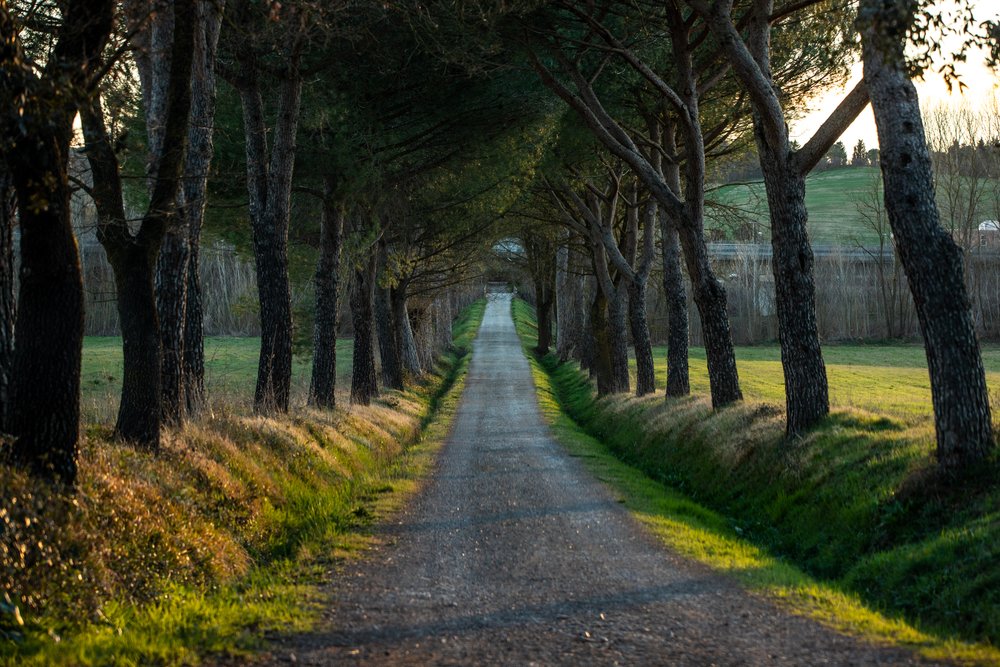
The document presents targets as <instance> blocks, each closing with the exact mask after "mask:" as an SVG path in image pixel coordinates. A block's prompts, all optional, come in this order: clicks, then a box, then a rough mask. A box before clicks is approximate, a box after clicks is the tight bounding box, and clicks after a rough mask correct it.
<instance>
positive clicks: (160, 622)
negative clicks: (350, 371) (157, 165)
mask: <svg viewBox="0 0 1000 667" xmlns="http://www.w3.org/2000/svg"><path fill="white" fill-rule="evenodd" d="M484 307H485V304H484V302H478V303H476V304H475V305H474V306H472V307H471V308H470V309H469V310H467V311H466V312H465V313H463V315H462V317H461V318H460V320H459V321H458V322H456V324H455V327H454V330H453V333H454V335H455V338H454V342H453V346H452V348H451V349H450V350H448V351H447V353H446V354H444V355H443V356H442V358H441V360H440V362H439V364H438V367H437V368H436V370H435V371H434V372H433V373H430V374H427V375H425V376H424V377H422V378H419V379H418V380H417V381H416V382H415V383H414V384H413V385H412V386H411V387H409V388H408V389H407V390H406V391H405V392H387V393H385V394H384V395H383V396H382V397H381V399H380V400H379V401H377V402H376V404H374V405H372V406H370V407H351V408H347V409H344V408H339V409H337V410H336V411H325V412H320V411H315V410H310V409H305V408H303V409H297V410H293V412H292V413H291V414H290V415H288V416H287V417H270V418H266V417H255V416H248V415H246V414H239V413H238V412H236V411H232V410H227V411H225V412H224V413H223V414H219V415H214V416H211V415H210V416H206V417H205V418H203V419H200V420H198V421H196V422H194V423H191V424H189V425H187V426H186V427H185V428H184V429H183V430H180V431H176V432H171V433H169V434H168V437H166V438H165V442H164V447H163V452H162V453H161V454H160V455H159V456H156V457H153V456H149V455H148V454H144V453H141V452H137V451H135V450H133V449H131V448H129V447H126V446H123V445H120V444H118V443H115V442H112V441H109V440H107V439H106V432H107V429H106V428H103V427H102V428H96V429H94V428H92V429H90V430H91V434H90V435H89V436H88V437H87V438H86V439H85V441H84V442H83V443H82V451H81V455H80V479H79V489H78V491H77V493H76V494H74V495H72V496H66V495H62V494H59V493H55V492H53V491H52V490H51V489H49V488H48V487H46V486H45V485H44V484H41V483H39V482H37V481H35V480H32V479H31V478H29V477H27V476H25V475H23V474H20V473H17V472H16V471H15V472H14V473H12V474H8V475H6V476H5V477H4V478H2V479H0V589H2V590H3V591H4V592H5V593H7V594H8V595H10V596H11V599H10V601H9V602H7V601H5V600H4V599H3V598H2V597H0V665H12V666H13V665H60V664H65V665H106V664H116V665H150V664H154V665H160V664H162V665H179V664H197V663H198V662H200V661H201V660H202V659H203V658H205V657H210V656H217V655H220V654H221V655H233V656H247V655H249V654H250V653H252V652H253V651H255V650H257V649H259V648H260V647H261V646H263V645H264V644H265V643H266V640H267V638H269V637H272V636H274V635H277V634H288V633H294V632H301V631H305V630H308V629H310V628H313V627H315V625H316V624H317V623H318V622H319V620H320V612H321V610H322V602H323V593H322V591H323V590H324V589H323V588H322V587H321V585H322V584H323V583H325V582H328V581H329V580H330V576H331V574H332V573H333V571H335V569H336V568H337V567H338V564H339V563H341V562H342V561H343V559H345V558H350V557H353V556H354V555H356V554H357V553H359V552H360V551H361V550H363V549H365V548H366V547H367V546H369V545H370V544H371V543H372V541H373V539H374V538H373V537H372V533H371V529H370V527H371V525H372V524H373V523H374V522H375V521H379V520H382V519H384V517H385V516H386V514H387V513H389V512H392V511H394V510H396V509H398V508H399V507H400V506H401V504H402V503H403V502H404V501H405V500H406V499H407V498H408V497H410V495H411V494H412V493H413V492H414V491H415V490H416V489H417V488H419V486H420V484H421V483H422V480H423V479H425V478H426V475H427V473H428V472H429V470H430V469H431V466H432V465H433V460H434V456H435V453H436V451H437V449H438V447H439V446H440V444H441V443H442V442H443V440H444V437H445V435H446V433H447V428H448V424H449V423H450V419H451V416H452V415H453V414H454V411H455V408H456V405H457V402H458V399H459V396H460V394H461V388H462V384H463V382H464V376H465V370H466V368H467V364H468V358H469V355H468V351H469V346H470V342H471V340H472V338H473V337H474V335H475V332H476V330H477V329H478V325H479V322H480V321H481V318H482V314H483V312H484ZM111 346H113V345H111V344H109V345H108V346H107V347H111ZM254 347H255V346H254V345H253V343H252V342H248V341H231V342H230V341H226V342H225V343H223V344H222V345H220V346H218V348H217V349H220V350H223V351H224V353H220V354H218V355H217V356H216V358H215V363H217V364H219V363H223V362H224V360H226V359H227V357H228V364H229V366H228V367H229V368H230V369H232V370H234V372H235V373H241V374H242V375H243V376H244V377H243V382H246V379H247V378H250V379H251V382H250V388H252V372H250V373H248V369H249V368H250V367H251V366H252V363H251V362H250V361H249V359H251V358H253V357H254V356H255V354H256V350H255V349H254ZM95 351H96V352H97V354H91V356H90V359H89V363H92V364H97V363H98V361H99V359H100V354H101V353H104V354H106V355H107V356H108V357H111V356H113V352H112V351H110V350H101V349H100V345H98V346H96V350H95V346H91V347H90V352H91V353H94V352H95ZM248 351H251V352H252V354H248ZM228 377H232V375H230V376H228ZM243 382H236V383H235V384H234V386H235V387H241V388H243V390H244V391H248V390H247V388H246V387H245V386H244V385H243ZM15 606H16V608H17V611H16V613H15V611H14V608H15Z"/></svg>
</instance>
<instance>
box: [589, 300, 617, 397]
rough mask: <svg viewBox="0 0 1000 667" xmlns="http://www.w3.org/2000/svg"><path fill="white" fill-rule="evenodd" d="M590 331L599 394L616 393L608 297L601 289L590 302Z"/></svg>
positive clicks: (592, 364) (593, 364)
mask: <svg viewBox="0 0 1000 667" xmlns="http://www.w3.org/2000/svg"><path fill="white" fill-rule="evenodd" d="M590 332H591V337H592V339H593V342H594V343H593V344H594V352H593V360H592V362H591V369H592V372H591V376H596V377H597V394H598V396H607V395H608V394H611V393H614V378H613V377H612V367H611V341H610V340H609V338H608V299H607V297H606V296H604V293H603V292H602V291H601V290H600V289H596V290H594V300H593V301H592V302H591V304H590Z"/></svg>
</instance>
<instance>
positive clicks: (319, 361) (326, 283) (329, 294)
mask: <svg viewBox="0 0 1000 667" xmlns="http://www.w3.org/2000/svg"><path fill="white" fill-rule="evenodd" d="M323 188H324V192H323V213H322V218H321V221H320V242H319V261H318V262H317V264H316V277H315V284H316V321H315V328H314V329H313V365H312V379H311V380H310V382H309V404H310V405H315V406H316V407H319V408H332V407H334V406H335V405H336V401H337V398H336V388H337V316H338V312H339V304H338V302H337V283H338V277H339V272H340V248H341V240H342V237H343V233H344V216H345V211H344V207H343V206H338V205H336V204H335V203H334V202H333V195H334V192H333V190H334V182H333V178H332V177H329V176H327V177H326V178H325V179H324V183H323Z"/></svg>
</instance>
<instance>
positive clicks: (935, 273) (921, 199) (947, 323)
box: [858, 0, 995, 473]
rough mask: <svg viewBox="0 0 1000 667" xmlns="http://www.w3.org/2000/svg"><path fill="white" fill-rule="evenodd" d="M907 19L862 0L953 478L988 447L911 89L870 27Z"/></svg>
mask: <svg viewBox="0 0 1000 667" xmlns="http://www.w3.org/2000/svg"><path fill="white" fill-rule="evenodd" d="M911 18H912V17H911V16H910V15H909V14H908V13H907V10H906V8H905V7H904V5H903V4H901V3H894V4H886V3H882V2H874V1H873V0H862V2H861V9H860V12H859V18H858V23H859V28H860V30H861V34H862V54H863V60H864V71H865V81H866V82H867V84H868V88H869V91H870V94H871V101H872V109H873V110H874V112H875V125H876V128H877V129H878V138H879V148H880V150H881V154H880V161H881V167H882V175H883V178H884V183H885V206H886V211H887V213H888V216H889V223H890V225H891V226H892V232H893V236H894V238H895V242H896V248H897V250H898V252H899V257H900V261H901V262H902V264H903V268H904V269H905V271H906V277H907V280H908V281H909V284H910V291H911V292H912V293H913V301H914V304H915V306H916V310H917V318H918V320H919V322H920V331H921V333H922V334H923V337H924V349H925V351H926V354H927V368H928V371H929V372H930V380H931V398H932V402H933V405H934V426H935V431H936V435H937V458H938V464H939V465H940V466H941V468H942V469H943V470H944V471H946V472H948V473H956V472H958V471H960V470H961V469H962V468H965V467H967V466H975V465H977V464H980V463H981V462H982V461H984V460H985V459H987V458H988V457H989V456H990V454H991V453H992V451H993V450H994V448H995V444H994V441H993V428H992V421H991V415H990V403H989V393H988V390H987V388H986V377H985V372H984V369H983V361H982V356H981V354H980V350H979V341H978V340H977V338H976V333H975V330H974V328H973V323H972V315H971V312H970V303H969V297H968V292H967V290H966V286H965V282H964V270H963V261H962V252H961V250H960V249H959V247H958V246H957V245H956V244H955V242H954V240H952V238H951V236H950V235H949V234H948V233H947V232H946V231H945V230H944V229H943V228H942V227H941V224H940V218H939V213H938V209H937V203H936V202H935V199H934V178H933V173H932V169H931V158H930V153H929V151H928V149H927V143H926V138H925V135H924V128H923V122H922V120H921V116H920V104H919V101H918V99H917V91H916V89H915V88H914V86H913V83H912V81H910V78H909V77H908V76H907V74H906V65H905V57H904V53H903V44H902V40H901V39H900V38H899V37H898V36H896V35H886V34H882V33H880V32H879V29H878V27H879V26H887V25H888V26H899V25H902V26H905V25H909V22H910V19H911Z"/></svg>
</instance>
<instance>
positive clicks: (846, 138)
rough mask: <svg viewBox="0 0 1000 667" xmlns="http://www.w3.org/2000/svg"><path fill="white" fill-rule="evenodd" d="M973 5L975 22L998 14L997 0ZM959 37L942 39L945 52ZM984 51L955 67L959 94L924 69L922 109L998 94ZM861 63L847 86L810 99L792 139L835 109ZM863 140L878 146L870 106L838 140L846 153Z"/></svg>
mask: <svg viewBox="0 0 1000 667" xmlns="http://www.w3.org/2000/svg"><path fill="white" fill-rule="evenodd" d="M969 1H970V3H971V4H972V5H973V10H974V11H975V16H976V20H977V21H985V20H988V19H995V18H997V16H998V15H1000V0H969ZM959 41H960V40H959V39H958V38H956V37H952V38H951V39H950V41H949V40H946V41H945V44H944V46H945V48H944V49H943V50H944V51H945V52H949V49H948V46H949V44H954V43H956V42H959ZM985 60H986V54H985V52H984V51H978V52H970V53H969V57H968V62H966V63H961V64H958V65H957V66H956V69H957V70H958V72H959V74H960V75H961V77H962V81H963V82H965V84H966V86H967V88H966V89H965V90H964V92H963V93H962V94H959V92H958V90H957V89H956V90H954V91H953V92H952V93H949V92H948V87H947V86H946V85H945V82H944V79H943V78H942V77H941V76H940V75H938V74H936V73H933V72H928V73H927V75H926V76H925V79H924V80H923V81H916V82H915V84H916V87H917V95H918V96H919V97H920V106H921V108H922V109H924V110H925V111H926V110H927V109H928V108H931V107H934V106H937V105H942V104H944V105H952V104H969V105H971V106H972V107H974V108H975V107H978V106H979V105H981V104H982V103H983V102H984V101H985V100H988V99H989V98H990V97H991V96H993V95H1000V74H998V73H996V72H993V71H992V70H990V69H989V68H988V67H987V66H986V64H985ZM861 69H862V68H861V63H860V62H858V63H857V64H855V66H854V68H853V70H852V76H851V79H850V81H848V83H847V85H846V86H844V87H842V88H838V89H836V90H830V91H827V92H826V93H825V94H822V95H820V96H818V97H817V98H816V99H815V100H813V101H812V103H811V104H810V107H811V108H813V109H816V111H814V112H813V113H811V114H808V115H807V116H806V117H804V118H803V119H801V120H799V121H797V122H795V123H793V124H792V126H791V136H792V139H796V140H798V141H799V142H800V143H805V142H806V141H807V140H808V139H809V137H811V136H812V134H813V132H815V131H816V129H817V128H818V127H819V126H820V125H821V124H822V122H823V121H824V120H825V119H826V117H827V115H829V113H830V111H832V110H833V109H834V108H836V106H837V104H838V103H839V102H840V100H841V99H842V98H843V97H844V95H846V94H847V91H848V90H850V89H851V88H852V87H853V86H854V84H856V83H857V82H858V81H859V80H860V79H861ZM858 139H863V140H864V142H865V145H866V146H867V147H868V148H875V147H877V146H878V137H877V135H876V132H875V117H874V116H873V115H872V110H871V107H870V106H869V107H868V108H866V109H865V110H864V111H863V112H862V114H861V115H860V116H859V117H858V119H857V120H856V121H855V122H854V124H853V125H851V127H850V128H848V130H847V131H846V132H845V133H844V135H843V136H842V137H841V141H843V142H844V145H845V146H846V147H847V153H848V155H850V153H851V149H852V148H853V147H854V145H855V144H856V143H857V142H858Z"/></svg>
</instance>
